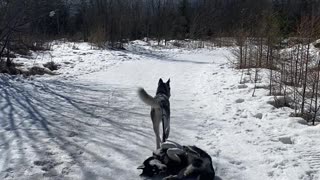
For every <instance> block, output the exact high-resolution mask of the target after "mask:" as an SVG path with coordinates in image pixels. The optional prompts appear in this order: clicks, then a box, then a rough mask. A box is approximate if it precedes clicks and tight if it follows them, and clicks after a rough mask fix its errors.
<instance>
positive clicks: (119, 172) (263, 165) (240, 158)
mask: <svg viewBox="0 0 320 180" xmlns="http://www.w3.org/2000/svg"><path fill="white" fill-rule="evenodd" d="M138 48H140V46H138ZM144 48H148V47H144ZM85 50H88V51H89V52H90V53H87V54H88V55H89V57H84V56H86V55H84V54H83V53H81V54H79V57H78V58H72V57H71V56H69V55H68V52H69V51H71V54H72V50H70V49H68V48H67V50H66V51H65V52H64V53H65V54H63V57H64V56H66V57H67V58H68V60H69V59H80V60H79V62H77V64H75V65H72V64H70V65H69V63H68V69H67V70H65V71H66V72H68V73H70V71H68V70H70V69H72V67H74V66H75V67H77V69H78V70H77V71H76V70H74V71H71V74H68V73H63V74H62V75H59V76H57V77H50V78H46V77H44V78H35V79H33V80H27V79H21V78H11V77H7V76H1V78H0V112H1V113H0V119H1V121H0V123H1V124H0V126H1V128H0V138H1V142H0V178H1V179H117V180H118V179H120V180H127V179H143V178H140V177H139V173H140V171H139V170H137V169H136V167H137V166H138V165H140V164H141V163H142V161H143V160H144V159H145V158H146V157H147V156H149V155H151V153H152V150H154V148H155V138H154V134H153V130H152V123H151V120H150V117H149V111H150V107H148V106H146V105H145V104H143V103H142V102H141V101H140V100H139V99H138V97H137V95H136V90H137V88H138V87H144V88H145V89H146V90H147V92H148V93H150V94H155V91H156V87H157V82H158V80H159V78H160V77H162V78H164V80H167V79H168V78H171V91H172V92H171V94H172V96H171V99H170V101H171V108H172V109H171V111H172V116H171V128H172V129H171V132H170V139H171V140H174V141H177V142H179V143H181V144H189V145H197V146H199V147H201V148H203V149H204V150H206V151H208V153H209V154H210V155H211V156H212V157H213V162H214V166H215V169H216V172H217V175H218V176H219V177H220V178H221V179H222V180H239V179H240V180H256V179H276V180H287V179H288V180H289V179H290V180H295V179H297V180H298V179H303V180H317V179H318V178H319V177H320V175H319V170H318V169H319V167H320V163H319V162H320V160H319V151H320V150H319V149H318V147H319V145H320V142H319V141H320V139H319V137H320V130H319V126H316V127H309V126H306V125H304V124H303V121H301V120H300V119H297V118H296V119H294V118H289V117H288V114H289V113H290V112H291V111H290V110H289V109H276V108H274V107H272V106H271V105H270V104H268V103H267V102H268V101H272V97H268V96H266V95H267V91H266V90H265V89H257V92H256V94H257V95H256V97H252V96H251V95H252V91H253V84H250V83H247V84H246V85H240V84H239V79H240V72H237V71H235V70H233V69H232V68H231V67H230V65H229V64H228V58H227V57H228V56H230V51H229V50H227V49H212V50H192V51H187V50H178V49H170V50H163V51H161V52H160V51H154V52H153V50H152V49H151V50H149V51H143V52H140V50H141V49H140V50H139V51H133V52H130V51H129V52H111V53H109V52H104V51H97V52H96V51H94V50H90V49H89V48H88V49H85ZM143 50H144V49H143ZM75 51H77V52H81V48H80V50H78V49H76V50H75ZM108 54H109V56H108ZM110 54H111V55H110ZM59 55H61V53H57V54H54V56H56V57H59ZM92 56H94V57H95V56H97V57H98V59H99V60H93V61H92V59H91V58H94V57H92ZM106 56H107V57H108V58H109V59H108V58H107V60H106V59H105V58H106ZM86 58H87V59H86ZM101 59H102V62H100V60H101ZM117 59H120V60H121V61H116V60H117ZM126 59H130V60H126ZM61 61H62V60H61ZM99 63H104V64H103V65H100V64H99ZM69 66H70V67H69ZM86 66H90V68H89V71H88V72H83V71H84V69H86V68H85V67H86ZM81 70H83V71H81ZM79 71H80V72H79ZM71 77H72V78H71ZM262 85H263V84H262Z"/></svg>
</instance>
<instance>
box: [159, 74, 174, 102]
mask: <svg viewBox="0 0 320 180" xmlns="http://www.w3.org/2000/svg"><path fill="white" fill-rule="evenodd" d="M160 93H161V94H165V95H166V96H168V98H169V97H170V96H171V93H170V79H168V81H167V82H163V80H162V79H161V78H160V79H159V83H158V89H157V94H160Z"/></svg>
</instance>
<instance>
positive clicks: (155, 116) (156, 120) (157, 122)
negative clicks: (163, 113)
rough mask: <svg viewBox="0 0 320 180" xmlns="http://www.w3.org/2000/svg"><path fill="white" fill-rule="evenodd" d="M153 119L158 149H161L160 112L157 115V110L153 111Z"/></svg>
mask: <svg viewBox="0 0 320 180" xmlns="http://www.w3.org/2000/svg"><path fill="white" fill-rule="evenodd" d="M151 119H152V124H153V131H154V134H155V135H156V146H157V149H159V148H160V142H161V138H160V132H159V126H160V121H161V119H160V118H159V112H158V113H157V110H156V109H151Z"/></svg>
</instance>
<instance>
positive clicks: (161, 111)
mask: <svg viewBox="0 0 320 180" xmlns="http://www.w3.org/2000/svg"><path fill="white" fill-rule="evenodd" d="M138 95H139V97H140V99H141V100H142V101H143V102H144V103H146V104H147V105H149V106H151V112H150V115H151V120H152V123H153V130H154V133H155V135H156V147H157V149H158V148H160V142H165V141H166V139H168V137H169V132H170V102H169V98H170V95H171V94H170V79H169V80H168V81H167V82H166V83H164V82H163V81H162V79H160V80H159V83H158V89H157V93H156V96H155V97H152V96H150V95H149V94H148V93H147V92H146V91H145V90H144V89H143V88H139V90H138ZM160 122H162V126H163V133H162V141H161V138H160V132H159V128H160Z"/></svg>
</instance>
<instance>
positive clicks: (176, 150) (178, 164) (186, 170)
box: [138, 141, 215, 180]
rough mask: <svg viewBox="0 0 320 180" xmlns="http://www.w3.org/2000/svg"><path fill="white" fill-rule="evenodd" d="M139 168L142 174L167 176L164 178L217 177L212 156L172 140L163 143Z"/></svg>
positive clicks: (181, 179)
mask: <svg viewBox="0 0 320 180" xmlns="http://www.w3.org/2000/svg"><path fill="white" fill-rule="evenodd" d="M138 169H142V174H141V175H142V176H148V177H152V176H155V175H163V176H167V177H165V178H163V180H183V179H186V178H188V179H189V178H192V179H197V180H213V179H214V177H215V172H214V169H213V167H212V160H211V157H210V156H209V155H208V154H207V153H206V152H205V151H203V150H202V149H200V148H198V147H196V146H181V145H179V144H177V143H174V142H171V141H167V142H165V143H163V144H162V145H161V148H160V149H158V150H157V151H156V152H154V154H153V156H151V157H149V158H148V159H146V160H145V161H144V162H143V165H141V166H139V167H138Z"/></svg>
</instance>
